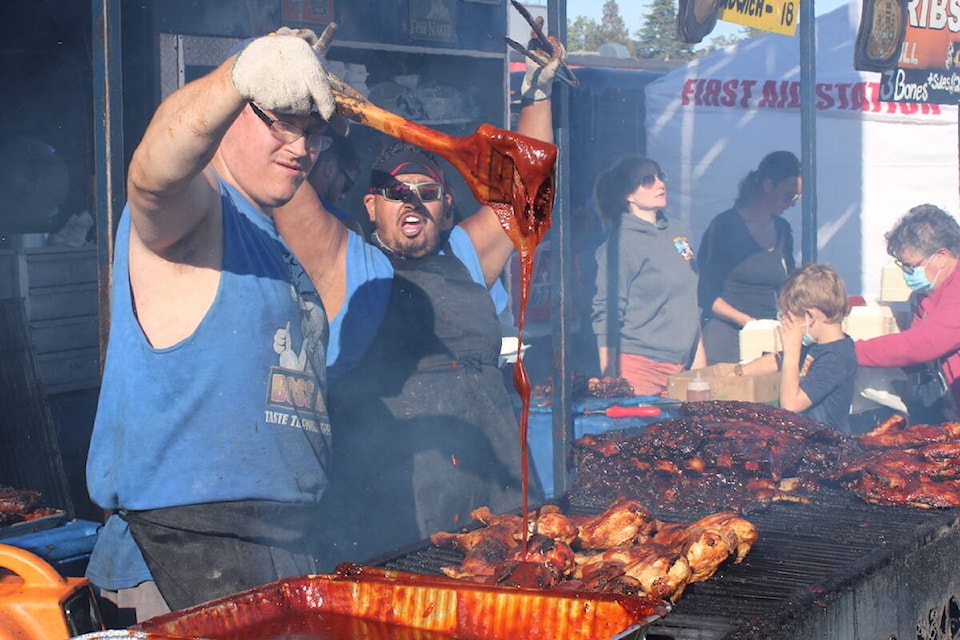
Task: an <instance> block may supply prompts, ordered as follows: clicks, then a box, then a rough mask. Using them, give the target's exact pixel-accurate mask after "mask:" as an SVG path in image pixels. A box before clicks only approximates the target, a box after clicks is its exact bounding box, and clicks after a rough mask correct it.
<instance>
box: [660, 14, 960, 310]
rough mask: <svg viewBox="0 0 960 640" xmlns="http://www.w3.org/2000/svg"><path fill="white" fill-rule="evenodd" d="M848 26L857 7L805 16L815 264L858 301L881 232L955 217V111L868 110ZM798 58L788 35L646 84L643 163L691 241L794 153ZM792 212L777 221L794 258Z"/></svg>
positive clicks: (875, 260)
mask: <svg viewBox="0 0 960 640" xmlns="http://www.w3.org/2000/svg"><path fill="white" fill-rule="evenodd" d="M859 18H860V5H859V3H858V2H853V3H851V4H850V5H848V6H844V7H840V8H838V9H836V10H835V11H832V12H830V13H827V14H824V15H822V16H819V17H818V18H817V25H816V32H817V33H816V35H817V43H816V102H817V109H816V114H817V116H816V134H817V141H816V142H817V158H816V163H815V165H816V172H817V174H816V187H817V227H818V228H817V238H818V241H817V245H818V249H817V260H818V261H819V262H829V263H831V264H833V265H834V266H835V267H836V268H837V269H838V270H839V271H840V274H841V275H842V276H843V278H844V280H845V281H846V283H847V288H848V290H849V292H850V294H851V295H855V294H860V295H863V296H864V297H865V298H866V299H867V300H868V301H869V300H874V299H876V298H877V296H878V295H879V292H880V273H881V269H882V267H883V265H884V264H886V262H887V260H888V257H887V255H886V246H885V242H884V238H883V235H884V233H886V232H887V231H888V230H889V229H890V228H891V227H892V226H893V223H894V222H895V221H896V220H897V218H899V217H900V216H901V215H902V214H903V213H905V212H906V211H907V210H908V209H909V208H910V207H912V206H914V205H917V204H922V203H928V202H929V203H932V204H935V205H938V206H940V207H943V208H944V209H945V210H947V211H948V212H950V213H951V214H953V215H957V214H958V213H960V206H958V204H960V195H958V193H960V184H958V173H960V172H958V164H957V163H958V159H957V148H958V139H957V109H956V107H955V106H941V105H918V104H907V103H892V102H880V101H879V95H880V74H879V73H871V72H861V71H857V70H855V69H854V68H853V50H854V42H855V40H856V35H857V25H858V23H859ZM799 59H800V55H799V39H798V38H791V37H787V36H781V35H776V34H767V35H763V36H760V37H756V38H751V39H749V40H744V41H742V42H739V43H737V44H736V45H733V46H730V47H727V48H726V49H724V50H722V51H718V52H714V53H711V54H709V55H706V56H704V57H703V58H700V59H698V60H694V61H692V62H690V63H688V64H687V65H685V66H682V67H678V68H677V69H675V70H674V71H672V72H670V73H668V74H666V75H665V76H663V77H662V78H660V79H658V80H656V81H655V82H652V83H650V84H649V85H648V86H647V88H646V108H647V121H646V129H647V136H648V137H647V155H649V156H650V157H651V158H653V159H655V160H657V161H658V162H659V163H660V164H661V165H662V167H663V169H664V170H665V171H666V172H667V174H668V175H669V176H670V184H669V187H668V196H669V201H670V205H669V211H670V213H671V214H672V215H674V216H678V217H680V218H681V219H683V220H684V221H685V222H686V223H687V224H689V225H690V227H691V230H692V232H693V235H694V239H695V241H696V243H697V244H698V243H699V239H700V236H701V235H702V233H703V231H704V230H705V229H706V227H707V224H709V222H710V220H711V219H712V218H713V216H715V215H716V214H718V213H720V212H721V211H723V210H725V209H728V208H729V207H731V206H732V204H733V201H734V199H735V197H736V193H737V186H738V184H739V182H740V180H741V179H742V178H743V177H744V176H745V175H746V174H747V173H748V172H749V171H750V170H751V169H754V168H756V166H757V165H758V164H759V162H760V159H761V158H762V157H763V156H764V155H766V154H767V153H769V152H770V151H774V150H777V149H787V150H790V151H793V152H794V153H796V154H797V155H798V156H800V150H801V144H800V62H799ZM800 206H801V205H799V204H798V205H797V206H796V207H794V208H793V209H789V210H788V211H787V212H786V213H785V215H786V216H787V219H788V220H789V221H790V222H791V224H792V225H793V229H794V239H795V245H796V248H797V252H798V254H799V251H800V238H801V235H800V231H801V216H800ZM695 248H696V246H695ZM797 257H798V262H799V255H798V256H797Z"/></svg>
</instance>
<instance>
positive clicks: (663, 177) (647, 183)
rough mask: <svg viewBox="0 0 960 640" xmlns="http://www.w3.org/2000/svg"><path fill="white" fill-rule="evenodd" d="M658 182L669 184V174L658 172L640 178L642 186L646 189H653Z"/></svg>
mask: <svg viewBox="0 0 960 640" xmlns="http://www.w3.org/2000/svg"><path fill="white" fill-rule="evenodd" d="M657 180H659V181H660V182H662V183H663V184H667V174H666V173H664V172H663V171H658V172H656V173H648V174H647V175H645V176H643V177H642V178H640V186H641V187H643V188H644V189H653V187H654V185H656V184H657Z"/></svg>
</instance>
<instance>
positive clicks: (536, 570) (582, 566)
mask: <svg viewBox="0 0 960 640" xmlns="http://www.w3.org/2000/svg"><path fill="white" fill-rule="evenodd" d="M471 515H472V516H473V517H474V519H475V520H477V521H478V522H481V523H484V524H485V525H486V526H484V527H482V528H479V529H475V530H472V531H467V532H464V533H459V534H450V533H435V534H434V535H433V536H431V541H432V542H433V543H434V544H435V545H437V546H447V547H453V548H455V549H459V550H461V551H465V552H466V555H465V557H464V560H463V562H462V563H461V564H460V565H459V566H446V567H443V568H442V569H441V570H442V571H443V573H444V574H446V575H447V576H449V577H452V578H460V579H465V580H470V581H473V582H481V583H486V584H498V585H514V586H524V587H539V588H544V587H556V588H570V589H588V590H596V591H612V592H618V593H629V594H638V595H644V596H647V597H651V598H658V599H664V600H671V601H676V600H677V599H678V598H679V597H680V595H681V594H682V593H683V591H684V589H685V588H686V586H687V584H689V583H691V582H700V581H703V580H706V579H707V578H709V577H710V576H712V575H713V574H714V572H715V571H716V570H717V567H719V566H720V564H721V563H723V562H724V561H726V560H727V559H728V558H731V557H732V558H733V561H734V562H740V561H741V560H743V558H744V556H745V555H746V554H747V552H748V551H749V549H750V547H751V546H752V545H753V543H754V542H755V541H756V539H757V530H756V528H755V527H754V526H753V525H752V524H751V523H749V522H748V521H746V520H743V519H742V518H739V517H737V515H736V514H734V513H731V512H724V513H716V514H712V515H710V516H707V517H705V518H702V519H701V520H698V521H697V522H693V523H670V524H667V523H663V522H660V521H658V520H655V519H653V518H652V517H651V516H650V512H649V510H647V509H646V508H645V507H644V506H643V505H641V504H639V503H638V502H636V501H634V500H629V499H627V498H623V497H620V498H618V499H616V500H614V501H613V503H612V504H611V505H610V506H609V507H608V508H607V509H606V510H605V511H604V512H603V513H601V514H600V515H597V516H574V515H571V516H565V515H564V514H562V513H561V512H560V510H559V508H558V507H556V506H554V505H548V506H545V507H543V508H541V509H540V510H539V511H538V512H535V513H534V514H532V517H531V518H530V525H529V527H530V530H529V534H530V537H529V540H528V544H527V551H526V554H524V552H523V543H522V539H523V536H522V534H523V531H522V521H521V522H519V523H518V521H520V518H519V517H517V516H514V515H509V514H507V515H496V514H492V513H491V512H490V510H489V509H487V508H481V509H477V510H476V511H474V512H473V513H472V514H471ZM544 522H550V523H552V527H551V529H550V530H551V531H553V532H556V533H557V535H559V536H561V538H562V539H555V538H551V537H550V535H547V530H548V529H547V528H543V527H541V524H542V523H544ZM559 522H565V524H564V526H556V525H557V523H559ZM518 524H519V526H518ZM571 526H572V527H573V528H574V530H575V531H576V535H575V536H574V537H573V538H570V537H569V533H568V532H569V527H571ZM603 545H608V546H603Z"/></svg>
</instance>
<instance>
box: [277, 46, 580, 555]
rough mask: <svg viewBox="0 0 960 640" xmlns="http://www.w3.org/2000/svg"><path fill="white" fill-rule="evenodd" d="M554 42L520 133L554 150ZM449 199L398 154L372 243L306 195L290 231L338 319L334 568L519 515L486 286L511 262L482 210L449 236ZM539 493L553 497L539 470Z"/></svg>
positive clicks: (529, 82)
mask: <svg viewBox="0 0 960 640" xmlns="http://www.w3.org/2000/svg"><path fill="white" fill-rule="evenodd" d="M563 56H564V51H563V48H562V46H561V45H560V44H559V43H556V44H555V53H554V56H553V57H552V59H551V60H550V61H549V62H548V63H547V64H546V66H545V67H544V68H543V69H542V70H541V69H540V67H538V66H535V65H531V68H530V72H529V73H528V74H527V77H526V79H525V82H524V99H523V101H522V108H521V112H520V118H519V121H518V125H517V131H518V132H519V133H521V134H524V135H525V136H527V137H529V138H535V139H538V140H542V141H546V142H552V140H553V129H552V122H551V103H550V99H549V94H550V87H551V83H552V80H553V72H554V71H555V70H556V68H557V66H558V65H559V64H560V62H561V61H562V59H563ZM452 204H453V202H452V197H451V194H450V192H449V188H448V184H447V181H446V179H445V176H444V174H443V171H442V169H441V167H440V166H439V164H438V163H437V161H436V159H435V158H433V157H432V156H431V155H430V154H428V153H426V152H424V151H422V150H420V149H417V148H416V147H411V146H410V145H403V144H394V145H392V146H390V147H388V148H387V149H386V150H385V151H384V152H383V153H382V154H381V156H380V157H379V158H378V160H377V161H376V163H375V165H374V167H373V171H372V172H371V181H370V185H369V192H368V193H367V195H365V196H364V205H365V208H366V211H367V213H368V215H369V217H370V221H371V223H372V224H373V226H374V232H373V244H367V243H366V242H364V240H363V239H362V238H360V237H359V236H358V235H357V234H354V233H351V232H349V231H348V230H347V229H346V228H345V227H344V226H343V225H342V224H340V223H339V222H338V221H337V220H336V219H335V218H334V217H333V216H332V215H330V214H329V213H328V212H326V211H324V210H323V208H322V206H321V203H320V202H319V200H318V198H317V195H316V193H315V191H314V190H312V189H310V188H308V187H305V188H302V189H300V190H299V191H298V192H297V194H296V195H295V196H294V198H293V199H292V200H291V201H290V203H289V204H288V205H286V206H284V207H283V210H284V211H285V212H288V211H291V212H292V211H296V212H299V213H297V214H293V213H291V214H290V215H284V216H283V218H282V219H281V218H280V217H278V219H277V227H278V229H279V230H280V232H281V234H282V235H283V236H284V238H286V239H287V241H288V242H289V243H290V246H291V247H292V248H293V250H294V251H295V252H296V253H297V255H298V256H300V258H301V260H303V262H304V264H305V265H306V266H307V268H308V270H309V271H310V273H311V275H312V276H313V280H314V282H316V284H317V289H318V291H319V292H320V296H321V298H322V299H323V303H324V307H325V309H326V311H327V313H328V314H329V316H330V318H331V325H330V326H331V329H330V344H329V351H328V354H327V363H328V371H329V374H330V396H329V398H330V404H329V406H330V419H331V424H332V425H333V433H334V437H333V464H332V467H331V468H332V472H331V487H330V491H329V492H328V495H327V496H325V498H324V503H325V507H326V508H325V510H324V516H323V519H324V529H323V535H322V539H323V549H322V554H321V555H320V556H319V558H320V562H321V569H330V568H332V567H333V566H334V565H335V564H336V563H338V562H341V561H364V560H369V559H372V558H373V557H374V556H376V555H378V554H380V553H383V552H385V551H387V550H390V549H393V548H397V547H400V546H403V545H405V544H408V543H412V542H415V541H418V540H422V539H424V538H426V537H427V536H428V535H429V534H431V533H433V532H435V531H440V530H456V529H458V528H459V527H461V526H463V525H465V524H467V523H468V522H469V521H470V519H471V515H470V512H471V511H472V510H473V509H475V508H478V507H481V506H487V507H489V508H490V509H492V510H493V511H495V512H505V511H513V510H516V509H519V508H520V506H521V504H522V492H521V460H522V459H521V446H520V438H519V430H518V427H517V421H516V417H515V416H514V413H513V409H512V405H511V402H510V400H509V397H508V396H507V393H506V389H505V386H504V383H503V377H502V374H501V372H500V371H499V369H498V366H497V365H498V357H499V352H500V342H501V341H500V336H501V332H500V327H499V322H498V319H497V314H496V311H495V308H494V303H493V301H492V300H491V295H490V293H489V291H488V288H489V287H490V286H491V285H492V284H493V283H494V282H495V281H496V280H497V278H498V277H499V276H500V273H501V272H502V270H503V268H504V265H505V264H506V261H507V260H508V259H509V257H510V255H511V254H512V253H513V243H512V241H511V240H510V238H509V237H508V236H507V234H506V233H505V232H504V230H503V228H502V226H501V223H500V220H499V218H498V215H497V213H496V212H495V211H494V210H493V209H491V208H490V207H487V206H484V207H482V208H481V209H480V210H479V211H477V212H476V213H475V214H474V215H472V216H469V217H468V218H466V219H465V220H464V221H462V222H461V223H460V224H458V225H455V226H453V228H452V229H451V228H450V225H449V224H448V222H449V221H448V218H447V215H446V214H448V213H449V211H450V207H451V206H452ZM530 486H531V491H530V498H531V500H532V501H534V502H536V501H538V500H540V499H541V498H542V492H541V490H540V486H539V482H538V481H537V479H536V477H535V475H533V474H532V475H531V485H530Z"/></svg>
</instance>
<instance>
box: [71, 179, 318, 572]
mask: <svg viewBox="0 0 960 640" xmlns="http://www.w3.org/2000/svg"><path fill="white" fill-rule="evenodd" d="M220 186H221V200H222V206H223V235H224V239H223V242H224V245H223V269H222V273H221V276H220V283H219V287H218V290H217V293H216V296H215V298H214V301H213V303H212V305H211V306H210V309H209V310H208V311H207V313H206V315H205V316H204V318H203V319H202V321H201V322H200V324H199V326H198V327H197V328H196V329H195V331H194V332H193V333H192V334H191V335H190V336H188V337H187V338H185V339H184V340H182V341H181V342H179V343H177V344H175V345H173V346H171V347H167V348H163V349H155V348H153V347H152V346H151V345H150V344H149V342H148V341H147V339H146V337H145V336H144V334H143V331H142V330H141V328H140V325H139V323H138V321H137V318H136V316H135V314H134V306H133V300H132V296H131V292H130V285H129V265H128V250H129V241H130V215H129V211H128V210H125V211H124V215H123V216H122V218H121V221H120V225H119V228H118V231H117V240H116V248H115V256H114V277H113V298H112V312H111V327H110V341H109V345H108V349H107V355H106V361H105V365H106V366H105V369H104V375H103V382H102V386H101V392H100V400H99V406H98V409H97V416H96V421H95V424H94V430H93V436H92V439H91V443H90V452H89V456H88V460H87V486H88V488H89V491H90V495H91V497H92V498H93V500H94V502H96V503H97V504H98V505H99V506H101V507H103V508H104V509H110V510H116V509H130V510H144V509H156V508H162V507H171V506H178V505H187V504H203V503H208V502H219V501H226V500H248V499H256V500H272V501H278V502H286V503H307V504H312V503H316V502H318V501H319V500H320V497H321V495H322V494H323V492H324V490H325V489H326V487H327V484H328V478H327V464H328V460H327V457H328V453H329V438H330V422H329V418H328V416H327V408H326V397H325V396H326V369H325V364H324V361H325V357H326V356H325V345H326V340H327V333H328V325H327V320H326V314H325V313H324V310H323V306H322V304H321V303H320V300H319V296H318V295H317V293H316V290H315V289H314V288H313V285H312V283H311V282H310V279H309V277H308V276H307V275H306V272H305V271H304V270H303V268H302V266H301V265H300V263H299V262H298V261H297V260H296V259H295V258H294V257H293V254H292V252H291V251H290V249H289V247H288V246H287V245H286V243H285V242H284V241H283V240H282V239H281V238H280V236H279V234H278V233H277V231H276V228H275V227H274V225H273V221H272V220H270V219H269V218H268V217H267V216H265V215H263V214H262V213H261V212H259V211H258V210H256V209H255V208H253V207H252V206H251V205H250V203H249V202H248V201H247V200H246V199H245V198H244V197H243V196H242V195H241V194H240V193H239V192H237V191H235V190H234V189H233V188H231V187H230V186H229V185H227V184H226V183H224V182H222V181H221V182H220ZM131 545H133V547H132V548H131ZM131 558H139V559H140V564H141V565H142V558H141V557H140V554H139V551H138V550H137V549H136V546H135V543H133V540H132V537H131V536H130V535H129V532H128V531H127V530H126V526H125V523H124V522H123V521H122V520H120V519H119V518H118V517H117V516H112V517H111V518H110V521H109V522H108V523H107V525H106V526H105V527H104V530H103V531H102V532H101V535H100V537H99V539H98V543H97V549H96V550H95V552H94V557H93V558H91V563H90V565H91V566H90V570H89V571H88V575H89V576H90V577H91V579H92V580H93V581H94V583H95V584H98V585H99V586H103V587H105V588H111V589H116V588H125V587H129V586H135V585H136V584H137V583H138V582H140V581H142V580H143V579H149V572H148V571H147V572H146V576H147V578H144V572H145V571H146V566H145V565H142V566H138V567H132V566H121V565H123V564H124V563H126V564H127V565H130V564H131V563H133V564H134V565H136V564H137V563H136V562H135V561H134V560H131ZM111 565H112V566H111ZM98 579H100V582H98ZM105 582H106V583H112V584H104V583H105ZM124 582H132V584H121V583H124Z"/></svg>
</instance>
